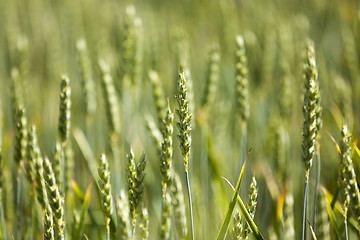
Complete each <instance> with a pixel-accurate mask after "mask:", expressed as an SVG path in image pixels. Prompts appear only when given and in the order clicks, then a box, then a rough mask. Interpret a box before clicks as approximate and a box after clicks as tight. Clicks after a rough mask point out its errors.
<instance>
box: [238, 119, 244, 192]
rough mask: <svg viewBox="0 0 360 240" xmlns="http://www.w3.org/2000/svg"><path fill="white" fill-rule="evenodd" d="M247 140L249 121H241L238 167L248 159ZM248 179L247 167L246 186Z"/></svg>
mask: <svg viewBox="0 0 360 240" xmlns="http://www.w3.org/2000/svg"><path fill="white" fill-rule="evenodd" d="M246 141H247V122H246V121H241V139H240V157H239V161H238V162H239V163H240V165H239V164H237V167H236V169H240V168H241V166H242V165H243V164H244V161H245V159H246V154H247V151H246ZM246 179H247V174H246V169H245V172H244V183H243V184H244V185H245V186H247V182H246ZM245 190H246V189H245V188H243V190H242V192H243V193H245V192H246V191H245Z"/></svg>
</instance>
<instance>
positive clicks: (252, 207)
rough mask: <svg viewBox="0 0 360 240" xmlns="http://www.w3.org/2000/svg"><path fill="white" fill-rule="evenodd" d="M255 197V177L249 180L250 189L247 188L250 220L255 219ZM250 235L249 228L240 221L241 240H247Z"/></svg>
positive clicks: (244, 221)
mask: <svg viewBox="0 0 360 240" xmlns="http://www.w3.org/2000/svg"><path fill="white" fill-rule="evenodd" d="M257 196H258V188H257V183H256V179H255V177H253V178H252V179H251V183H250V188H249V201H248V204H247V205H248V206H247V208H248V212H249V215H250V217H251V219H254V217H255V211H256V205H257ZM249 233H250V227H249V225H248V224H247V222H246V220H245V219H243V221H242V230H241V239H248V235H249Z"/></svg>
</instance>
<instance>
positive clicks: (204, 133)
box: [200, 123, 209, 239]
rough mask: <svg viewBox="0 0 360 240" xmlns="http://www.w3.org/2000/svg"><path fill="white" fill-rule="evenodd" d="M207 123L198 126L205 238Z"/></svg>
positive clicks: (204, 236)
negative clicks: (199, 132)
mask: <svg viewBox="0 0 360 240" xmlns="http://www.w3.org/2000/svg"><path fill="white" fill-rule="evenodd" d="M206 127H207V125H206V123H203V124H202V125H201V126H200V131H201V136H202V138H201V169H202V170H201V174H202V178H201V180H202V188H203V196H204V197H203V199H202V201H203V202H204V204H202V209H201V211H202V219H203V229H202V230H203V236H202V238H203V239H207V238H206V231H207V229H206V225H207V224H206V221H207V206H208V203H209V202H208V198H207V196H208V191H209V189H208V187H209V185H208V177H209V173H208V169H209V168H208V147H207V142H208V137H209V136H208V132H207V128H206Z"/></svg>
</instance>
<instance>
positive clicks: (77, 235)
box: [74, 179, 93, 239]
mask: <svg viewBox="0 0 360 240" xmlns="http://www.w3.org/2000/svg"><path fill="white" fill-rule="evenodd" d="M92 183H93V179H91V181H90V183H89V185H88V187H87V190H86V193H85V195H83V194H82V193H81V192H80V191H78V193H80V194H81V195H82V196H83V199H82V201H83V204H82V207H81V214H80V221H79V225H78V228H77V229H76V232H75V237H74V239H80V236H81V235H82V232H83V231H84V223H85V214H86V212H87V211H88V208H89V205H90V199H91V198H90V196H91V187H92ZM74 185H76V186H77V184H76V183H75V184H74ZM77 187H78V186H77ZM74 189H75V187H74ZM77 195H79V194H77Z"/></svg>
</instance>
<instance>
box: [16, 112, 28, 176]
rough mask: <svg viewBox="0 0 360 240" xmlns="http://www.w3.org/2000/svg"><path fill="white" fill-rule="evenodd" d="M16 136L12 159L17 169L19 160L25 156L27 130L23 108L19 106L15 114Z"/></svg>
mask: <svg viewBox="0 0 360 240" xmlns="http://www.w3.org/2000/svg"><path fill="white" fill-rule="evenodd" d="M16 119H17V121H16V137H15V153H14V160H15V163H16V166H17V169H18V170H19V169H20V162H21V161H22V160H24V159H25V158H26V145H27V139H26V137H27V130H26V125H27V121H26V117H25V108H24V107H23V106H19V108H18V111H17V115H16Z"/></svg>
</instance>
